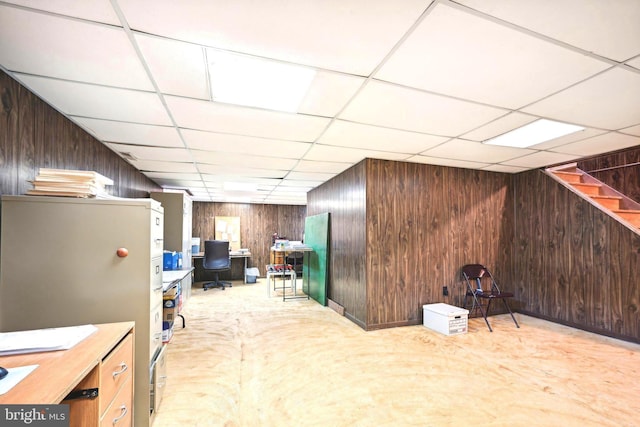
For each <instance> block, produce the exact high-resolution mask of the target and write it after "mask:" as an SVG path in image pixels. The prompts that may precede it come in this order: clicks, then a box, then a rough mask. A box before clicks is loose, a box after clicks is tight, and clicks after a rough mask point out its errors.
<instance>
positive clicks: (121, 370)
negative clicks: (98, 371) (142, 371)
mask: <svg viewBox="0 0 640 427" xmlns="http://www.w3.org/2000/svg"><path fill="white" fill-rule="evenodd" d="M127 369H129V367H128V366H127V364H126V363H124V362H120V370H119V371H114V372H113V374H112V375H113V378H115V377H117V376H118V375H120V374H122V373H124V372H125V371H126V370H127Z"/></svg>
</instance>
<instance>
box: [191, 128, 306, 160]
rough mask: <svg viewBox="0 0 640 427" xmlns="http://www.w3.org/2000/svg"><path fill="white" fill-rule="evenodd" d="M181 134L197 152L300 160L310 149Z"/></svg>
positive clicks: (248, 139)
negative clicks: (221, 152) (219, 152)
mask: <svg viewBox="0 0 640 427" xmlns="http://www.w3.org/2000/svg"><path fill="white" fill-rule="evenodd" d="M181 132H182V136H183V138H184V139H185V141H186V144H187V146H188V147H189V148H191V149H197V150H208V151H224V152H228V153H239V154H253V155H260V156H268V157H284V158H300V157H302V156H303V155H304V153H306V152H307V151H308V150H309V148H311V143H310V142H296V141H284V140H281V139H269V138H257V137H251V136H242V135H231V134H225V133H215V132H205V131H198V130H191V129H182V130H181Z"/></svg>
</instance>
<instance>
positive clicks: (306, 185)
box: [281, 176, 324, 190]
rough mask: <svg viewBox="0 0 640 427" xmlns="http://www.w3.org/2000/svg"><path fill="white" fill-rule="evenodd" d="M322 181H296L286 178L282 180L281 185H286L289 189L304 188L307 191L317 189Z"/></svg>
mask: <svg viewBox="0 0 640 427" xmlns="http://www.w3.org/2000/svg"><path fill="white" fill-rule="evenodd" d="M323 182H324V181H322V180H316V181H313V180H296V179H293V178H291V176H287V177H286V178H285V179H283V180H282V184H281V185H287V186H289V187H304V188H307V189H308V190H310V189H312V188H315V187H317V186H318V185H321V184H322V183H323Z"/></svg>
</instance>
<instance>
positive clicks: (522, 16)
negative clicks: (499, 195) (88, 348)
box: [0, 0, 640, 205]
mask: <svg viewBox="0 0 640 427" xmlns="http://www.w3.org/2000/svg"><path fill="white" fill-rule="evenodd" d="M638 23H640V1H638V0H616V1H602V0H536V1H513V0H457V1H447V0H436V1H429V0H402V1H391V0H277V1H276V0H262V1H252V0H234V1H229V0H200V1H198V0H181V1H175V0H146V1H145V0H111V1H109V0H87V1H74V0H48V1H46V2H45V1H36V0H16V1H0V67H2V69H3V70H5V71H6V72H7V73H9V74H10V75H12V76H13V77H14V78H16V79H17V80H18V81H20V82H21V83H22V84H24V85H25V86H26V87H28V88H29V89H30V90H32V91H33V92H34V93H36V94H37V95H38V96H40V97H41V98H43V99H44V100H45V101H47V102H48V103H49V104H51V105H52V106H54V107H55V108H56V109H57V110H58V111H60V112H61V113H63V114H64V115H66V116H67V117H68V118H69V119H71V120H72V121H74V122H75V123H77V124H78V125H79V126H81V127H82V128H84V129H85V130H87V131H88V132H89V133H91V134H92V135H93V136H95V137H96V138H97V139H98V140H100V141H102V143H104V144H106V145H107V146H108V147H109V148H111V149H112V150H113V151H114V152H116V153H118V154H119V155H121V156H123V157H124V158H125V159H126V160H127V161H128V162H129V163H131V164H132V165H133V166H134V167H136V168H137V169H139V170H140V171H141V172H142V173H144V174H145V175H146V176H148V177H149V178H151V179H152V180H154V181H155V182H157V183H158V184H159V185H161V186H163V187H165V188H180V189H188V190H189V191H190V192H191V193H192V194H193V196H194V199H195V200H200V201H239V202H248V203H271V204H294V205H295V204H305V203H306V193H307V192H308V191H309V190H311V189H312V188H314V187H316V186H318V185H320V184H322V183H323V182H325V181H327V180H329V179H331V178H332V177H334V176H335V175H337V174H339V173H341V172H342V171H344V170H345V169H347V168H349V167H350V166H352V165H354V164H355V163H357V162H359V161H360V160H362V159H363V158H365V157H372V158H380V159H390V160H399V161H408V162H418V163H427V164H434V165H445V166H454V167H462V168H472V169H482V170H488V171H497V172H506V173H517V172H521V171H525V170H528V169H533V168H540V167H544V166H548V165H551V164H557V163H561V162H571V161H575V160H577V159H579V158H581V157H584V156H592V155H595V154H599V153H604V152H609V151H614V150H619V149H622V148H626V147H630V146H635V145H640V25H639V24H638ZM220 52H222V53H225V52H229V53H235V54H239V55H241V56H243V57H247V58H261V59H266V60H269V61H274V62H276V63H279V64H282V63H284V64H299V65H302V66H303V67H305V68H309V69H312V70H314V71H315V72H316V73H315V77H314V79H313V81H312V84H311V86H310V88H309V90H308V91H307V92H306V94H305V97H304V99H303V101H302V104H301V105H300V107H299V109H298V111H297V113H290V112H282V111H274V110H269V109H266V108H257V107H247V106H239V105H234V104H229V103H222V102H216V101H215V100H214V96H213V95H212V94H211V87H212V84H213V83H215V82H212V81H211V80H210V77H209V76H210V73H209V68H210V66H211V63H210V61H208V59H207V58H210V57H212V56H213V55H214V54H218V53H220ZM538 118H546V119H552V120H556V121H562V122H568V123H572V124H577V125H580V126H583V127H585V130H583V131H580V132H578V133H574V134H571V135H569V136H565V137H561V138H557V139H555V140H551V141H548V142H545V143H542V144H538V145H535V146H532V147H528V148H508V147H502V146H494V145H487V144H484V143H483V142H484V141H486V140H488V139H490V138H493V137H495V136H498V135H501V134H503V133H505V132H507V131H509V130H512V129H515V128H518V127H520V126H523V125H524V124H527V123H530V122H533V121H535V120H536V119H538ZM225 183H227V184H225ZM229 184H231V185H229ZM239 184H244V185H239ZM225 185H227V187H226V188H227V189H226V190H225ZM245 185H246V186H245ZM231 186H234V187H235V188H236V190H230V189H229V188H231ZM238 188H239V189H238Z"/></svg>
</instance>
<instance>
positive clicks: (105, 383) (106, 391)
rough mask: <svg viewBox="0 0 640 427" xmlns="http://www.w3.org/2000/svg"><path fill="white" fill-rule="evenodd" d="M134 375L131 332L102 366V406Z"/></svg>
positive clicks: (107, 403)
mask: <svg viewBox="0 0 640 427" xmlns="http://www.w3.org/2000/svg"><path fill="white" fill-rule="evenodd" d="M132 375H133V335H131V334H129V335H128V336H127V337H126V338H125V339H124V340H122V342H121V343H120V344H118V346H117V347H116V348H115V349H114V350H113V351H112V352H111V353H110V354H109V355H108V356H107V357H106V358H105V359H104V360H103V361H102V365H101V366H100V379H101V380H100V383H101V384H100V402H101V404H100V407H101V408H106V407H107V406H109V404H110V403H111V400H113V397H114V396H115V395H116V393H118V390H120V388H121V387H122V385H123V384H124V383H125V382H126V381H127V380H128V379H129V378H131V376H132Z"/></svg>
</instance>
